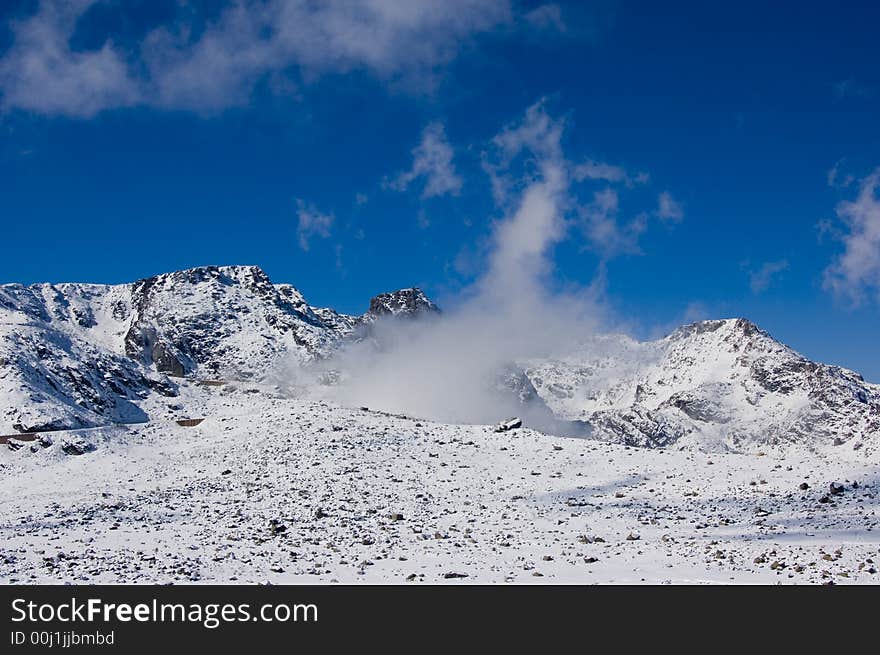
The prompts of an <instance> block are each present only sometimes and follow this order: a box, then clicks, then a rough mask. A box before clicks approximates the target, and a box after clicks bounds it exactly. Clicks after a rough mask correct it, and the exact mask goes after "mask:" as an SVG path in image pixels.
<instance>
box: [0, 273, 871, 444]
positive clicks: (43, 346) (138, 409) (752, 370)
mask: <svg viewBox="0 0 880 655" xmlns="http://www.w3.org/2000/svg"><path fill="white" fill-rule="evenodd" d="M438 312H439V309H438V308H437V306H436V305H435V304H434V303H433V302H432V301H431V300H430V299H428V298H427V297H426V296H425V294H424V293H422V291H420V290H419V289H416V288H410V289H401V290H399V291H396V292H393V293H386V294H381V295H378V296H376V297H374V298H373V299H372V300H371V301H370V303H369V309H368V311H367V312H365V313H364V314H363V315H360V316H352V315H347V314H342V313H339V312H337V311H335V310H333V309H329V308H317V307H313V306H311V305H310V304H309V303H308V302H307V301H306V300H305V298H304V297H303V296H302V294H301V293H300V292H299V291H298V290H297V289H296V288H294V287H293V286H291V285H288V284H273V283H272V282H271V281H270V280H269V278H268V277H267V276H266V274H265V273H264V272H263V271H262V270H261V269H259V268H257V267H254V266H227V267H214V266H209V267H201V268H195V269H190V270H186V271H178V272H174V273H167V274H163V275H157V276H155V277H151V278H147V279H144V280H140V281H138V282H135V283H133V284H123V285H115V286H108V285H89V284H58V285H52V284H38V285H31V286H22V285H16V284H11V285H2V286H0V434H3V433H7V432H13V431H35V430H49V429H58V428H73V427H87V426H97V425H105V424H108V423H113V422H122V423H126V422H135V421H144V420H147V419H148V418H150V417H151V411H152V408H154V407H155V406H157V399H161V398H162V397H167V398H173V397H175V396H177V395H178V393H179V387H180V384H181V382H180V380H181V379H182V378H188V379H195V380H239V381H242V380H243V381H252V382H259V381H260V380H263V379H265V378H266V376H267V374H268V373H269V372H270V371H273V370H274V369H276V367H277V366H278V365H279V364H281V363H283V364H284V365H286V366H289V365H290V363H291V362H292V363H293V364H294V365H296V366H301V365H308V364H309V363H311V362H316V361H319V360H322V359H325V358H327V357H328V356H329V355H331V354H332V353H333V352H334V351H335V349H336V348H337V347H338V346H339V344H341V343H345V342H346V341H347V340H361V339H363V338H369V337H370V336H371V334H372V333H373V329H374V325H375V324H376V322H377V321H380V320H387V319H388V318H389V317H390V318H391V319H400V318H413V317H420V316H431V315H435V314H437V313H438ZM521 366H522V369H519V368H517V367H511V368H509V369H505V370H504V371H499V374H498V384H499V385H500V386H502V387H504V388H505V389H512V390H514V391H515V392H516V394H517V397H518V398H519V399H520V401H521V402H524V403H526V402H529V403H535V402H539V403H540V402H543V403H545V404H546V405H547V406H549V407H550V409H551V410H552V411H553V412H554V413H555V414H556V416H557V417H559V418H560V419H564V420H572V421H583V422H586V423H588V424H589V426H590V427H591V429H592V435H593V436H594V437H595V438H599V439H604V440H609V441H616V442H621V443H626V444H629V445H640V446H652V447H656V446H665V445H669V444H672V443H675V442H679V441H681V440H683V441H682V443H687V442H688V441H691V442H696V443H698V444H699V445H701V446H709V447H716V446H724V447H728V448H733V449H741V448H743V447H744V445H753V444H759V443H778V442H787V441H791V442H808V443H813V442H817V443H821V442H835V441H837V442H847V441H852V444H853V446H856V445H857V444H858V442H859V441H860V440H861V439H863V438H865V437H868V436H872V435H878V434H880V387H878V386H877V385H872V384H869V383H866V382H865V381H864V380H863V379H862V378H861V377H860V376H859V375H858V374H856V373H853V372H852V371H848V370H845V369H842V368H839V367H836V366H826V365H823V364H817V363H814V362H812V361H810V360H808V359H806V358H804V357H802V356H801V355H799V354H798V353H796V352H794V351H793V350H791V349H790V348H788V347H787V346H784V345H783V344H781V343H779V342H778V341H776V340H774V339H773V338H772V337H771V336H770V335H768V334H767V333H766V332H764V331H762V330H760V329H759V328H757V327H756V326H755V325H753V324H752V323H750V322H748V321H746V320H743V319H731V320H723V321H703V322H700V323H695V324H692V325H688V326H685V327H682V328H680V329H679V330H676V331H675V332H673V333H672V334H671V335H669V336H668V337H666V338H664V339H661V340H659V341H654V342H637V341H634V340H631V339H629V338H627V337H622V336H617V335H606V336H597V337H593V338H592V339H590V340H589V341H588V342H587V343H585V345H584V347H583V348H582V349H581V350H580V351H578V352H575V353H571V354H568V355H566V356H564V357H560V358H556V359H552V360H542V361H531V362H526V363H524V364H522V365H521ZM523 372H524V373H525V375H523ZM147 401H149V402H147ZM174 402H175V401H172V400H167V401H162V403H159V404H161V405H162V407H164V408H166V409H167V407H168V406H169V404H170V405H173V404H174ZM498 418H499V419H501V418H505V417H498Z"/></svg>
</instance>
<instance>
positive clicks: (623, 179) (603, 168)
mask: <svg viewBox="0 0 880 655" xmlns="http://www.w3.org/2000/svg"><path fill="white" fill-rule="evenodd" d="M572 175H573V176H574V179H576V180H578V181H582V180H601V181H603V182H611V183H615V184H616V183H622V184H625V185H626V186H629V187H632V186H635V185H637V184H647V183H648V181H649V180H650V176H649V175H648V174H647V173H636V174H635V175H630V174H629V173H628V172H627V170H626V169H625V168H623V167H622V166H616V165H614V164H608V163H605V162H600V161H594V160H592V159H588V160H587V161H585V162H584V163H582V164H578V165H577V166H575V167H574V170H573V171H572Z"/></svg>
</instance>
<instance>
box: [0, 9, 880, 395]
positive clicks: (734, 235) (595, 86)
mask: <svg viewBox="0 0 880 655" xmlns="http://www.w3.org/2000/svg"><path fill="white" fill-rule="evenodd" d="M661 5H662V6H661ZM878 25H880V5H877V4H876V3H867V2H806V3H763V2H738V3H725V4H724V5H720V4H719V3H705V2H671V3H656V2H627V1H623V0H621V1H618V2H613V1H610V0H605V1H599V2H592V3H587V2H577V3H566V2H559V3H550V4H547V3H540V2H507V1H505V0H460V2H446V3H442V4H438V3H433V2H417V1H413V2H408V3H401V2H394V1H391V0H363V1H358V2H349V3H335V4H332V5H330V4H322V5H316V4H314V3H309V2H301V1H299V0H290V1H288V2H281V1H280V0H263V1H258V0H242V1H241V2H239V3H236V4H235V6H232V4H231V3H223V2H207V1H189V2H183V0H156V1H153V2H147V1H146V0H131V1H125V0H118V1H113V2H111V1H109V0H107V1H103V2H101V1H95V0H74V1H68V2H63V3H62V2H49V1H44V2H36V1H33V0H30V1H21V2H17V1H15V0H12V1H11V2H4V3H2V4H0V221H2V228H3V237H4V241H5V243H6V245H7V247H6V248H5V252H4V257H3V261H2V263H0V282H26V283H30V282H42V281H53V282H59V281H89V282H124V281H131V280H134V279H137V278H141V277H145V276H148V275H151V274H155V273H159V272H164V271H168V270H173V269H179V268H186V267H191V266H198V265H203V264H258V265H260V266H262V267H263V268H264V269H265V270H266V271H267V273H269V275H270V276H271V277H272V278H273V280H275V281H277V282H291V283H293V284H295V285H296V286H298V287H299V288H300V289H301V290H302V291H303V292H304V293H305V295H306V297H307V298H308V299H309V300H310V302H312V303H314V304H320V305H331V306H334V307H337V308H338V309H341V310H344V311H351V312H360V311H363V310H364V309H365V308H366V304H367V301H368V299H369V298H370V296H372V295H374V294H376V293H378V292H380V291H385V290H389V289H393V288H399V287H403V286H410V285H419V286H422V287H423V288H425V290H426V291H427V292H428V293H429V294H430V295H432V296H434V297H436V298H437V299H438V300H439V301H440V302H441V304H442V303H443V302H444V300H445V301H447V302H455V297H456V294H457V292H458V291H459V290H461V289H462V288H463V287H465V286H466V285H467V284H468V283H469V282H470V281H472V280H473V279H474V277H475V276H478V275H479V274H480V272H481V269H482V267H483V261H484V257H485V248H486V244H487V241H488V238H489V235H490V234H491V230H492V226H493V225H494V224H495V223H496V222H497V221H499V220H501V219H502V218H503V217H504V215H505V211H506V209H508V208H507V207H506V206H505V205H504V203H501V202H499V200H498V198H497V197H496V196H493V192H492V184H491V179H492V176H491V175H490V173H491V172H492V166H493V165H494V163H497V157H498V150H499V148H498V142H497V139H496V135H499V134H501V133H503V131H504V130H505V128H509V126H511V125H515V124H518V122H519V121H522V120H523V117H524V116H525V115H526V111H527V110H528V108H530V107H538V108H539V109H540V111H541V112H542V114H543V115H546V116H548V117H550V118H551V119H552V120H553V121H556V122H558V123H559V124H560V125H562V126H564V132H563V134H562V137H561V147H563V148H564V156H565V158H566V161H567V162H569V164H570V169H569V170H570V171H571V175H572V179H573V183H572V189H573V190H572V200H573V204H572V206H571V207H570V212H569V215H568V216H567V217H566V220H567V221H568V223H567V224H568V225H569V229H568V230H567V232H566V234H565V238H564V239H562V240H560V241H559V243H556V245H555V247H554V249H553V252H552V256H553V261H554V264H555V269H554V271H553V274H552V280H551V286H553V285H555V286H558V287H559V288H564V287H570V286H577V285H580V286H589V285H593V287H594V288H596V289H599V291H600V292H601V294H602V297H603V300H604V304H605V305H606V306H607V307H608V311H609V313H610V315H611V316H612V317H613V320H614V321H616V322H619V323H620V324H622V325H624V326H626V327H627V328H628V329H630V330H632V331H633V332H634V333H636V334H637V335H638V336H643V337H646V336H656V335H659V334H662V333H664V331H666V330H668V329H670V328H672V327H675V326H676V325H678V324H680V323H682V322H685V321H687V320H696V319H701V318H710V317H727V316H746V317H748V318H750V319H752V320H754V321H755V322H757V323H758V324H759V325H761V326H762V327H764V328H765V329H767V330H769V331H770V332H771V333H772V334H774V335H775V336H777V337H778V338H780V339H781V340H783V341H785V342H786V343H788V344H790V345H792V346H793V347H795V348H796V349H798V350H800V351H801V352H803V353H804V354H806V355H808V356H810V357H812V358H815V359H819V360H822V361H827V362H830V363H838V364H841V365H845V366H848V367H850V368H854V369H856V370H858V371H860V372H862V373H863V374H864V375H865V376H866V377H867V378H868V379H872V380H874V381H880V348H878V347H877V334H878V326H880V201H878V200H877V193H876V192H875V188H874V187H875V186H877V184H878V181H877V178H876V176H873V177H872V174H873V173H874V171H875V170H876V169H877V167H878V166H880V121H878V116H880V48H878V47H877V26H878ZM493 139H494V141H493ZM493 162H494V163H493ZM575 178H576V182H577V183H576V184H575V183H574V181H575ZM661 199H662V200H661ZM600 271H601V272H602V273H603V274H602V276H601V279H600V282H597V275H599V273H600Z"/></svg>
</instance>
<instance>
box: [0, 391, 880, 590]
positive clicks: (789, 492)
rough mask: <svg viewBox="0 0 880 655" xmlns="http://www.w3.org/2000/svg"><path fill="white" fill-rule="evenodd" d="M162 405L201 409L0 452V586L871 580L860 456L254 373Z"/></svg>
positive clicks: (870, 489) (867, 481)
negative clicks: (465, 414)
mask: <svg viewBox="0 0 880 655" xmlns="http://www.w3.org/2000/svg"><path fill="white" fill-rule="evenodd" d="M174 401H175V402H181V403H185V404H186V406H187V410H188V411H189V412H190V415H192V416H205V417H207V418H206V420H205V421H204V422H203V423H202V424H201V425H199V426H197V427H180V426H178V425H177V424H176V423H174V422H173V421H166V420H162V419H159V418H155V419H154V420H153V421H152V422H150V423H145V424H141V425H130V426H127V427H110V428H99V429H94V430H86V431H82V432H79V433H77V435H76V437H78V438H79V439H81V440H86V441H88V442H90V443H92V444H93V445H94V450H92V451H91V452H86V453H85V454H82V455H69V454H67V455H66V454H64V453H63V452H62V448H63V445H64V440H65V438H66V437H65V436H64V434H63V433H55V434H53V435H52V440H53V444H52V445H50V446H46V447H44V446H40V445H39V444H38V443H36V442H35V443H28V444H25V445H24V446H23V447H21V448H19V449H18V450H16V451H12V450H9V449H7V447H6V446H0V581H2V582H4V583H10V582H18V583H62V582H73V583H99V582H105V583H132V582H134V583H138V582H141V583H147V582H158V583H167V582H174V583H192V582H218V583H219V582H241V583H263V582H270V583H333V582H340V583H359V582H369V583H407V582H409V583H411V584H417V583H462V582H465V583H471V582H489V583H504V582H512V583H535V582H539V583H578V584H581V583H639V582H647V583H665V582H671V583H702V582H713V583H731V582H736V583H752V582H754V583H777V582H779V583H824V582H832V581H833V582H835V583H876V582H878V581H880V575H878V574H877V572H876V571H877V567H878V563H880V517H878V515H877V509H878V503H880V499H878V491H880V475H878V467H877V465H876V462H875V460H876V457H873V456H867V455H866V454H865V449H859V450H853V449H852V448H849V447H832V446H830V445H829V446H827V447H825V446H823V447H812V448H809V449H808V448H807V447H805V446H798V445H796V444H789V445H787V446H785V448H784V449H783V448H776V449H770V448H769V447H768V448H767V449H766V450H765V451H763V452H759V453H751V454H724V453H711V454H707V453H705V452H701V451H699V450H697V449H692V448H684V447H678V446H672V447H668V448H665V449H641V448H631V447H627V446H623V445H617V444H612V443H603V442H598V441H592V440H585V439H573V438H562V437H555V436H549V435H544V434H540V433H537V432H533V431H530V430H527V429H519V430H514V431H512V432H504V433H496V432H494V431H493V429H492V427H491V426H471V425H447V424H439V423H432V422H428V421H424V420H419V419H416V418H408V417H401V416H390V415H387V414H384V413H381V412H377V411H372V410H369V409H357V408H354V409H349V408H343V407H339V406H335V405H332V404H330V403H324V402H317V401H314V400H306V399H290V398H282V397H275V395H274V394H273V393H272V392H271V391H270V390H268V388H265V387H258V386H251V387H248V386H247V385H238V387H237V388H236V387H234V386H226V387H222V388H221V387H216V388H207V389H205V388H196V387H195V386H194V385H191V383H187V382H182V383H181V397H180V398H179V399H174ZM149 413H150V414H151V416H153V417H156V416H158V415H159V413H158V412H156V411H150V412H149ZM177 415H179V412H177ZM68 438H70V437H68ZM32 447H33V449H32ZM832 483H835V484H839V485H841V487H840V488H835V491H836V493H832V492H831V490H830V485H831V484H832ZM804 484H805V485H807V487H806V488H801V487H802V485H804Z"/></svg>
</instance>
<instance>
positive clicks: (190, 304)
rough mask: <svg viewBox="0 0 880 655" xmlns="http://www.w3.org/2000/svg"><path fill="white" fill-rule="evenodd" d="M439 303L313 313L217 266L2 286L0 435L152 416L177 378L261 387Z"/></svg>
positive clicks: (380, 303)
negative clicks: (110, 281)
mask: <svg viewBox="0 0 880 655" xmlns="http://www.w3.org/2000/svg"><path fill="white" fill-rule="evenodd" d="M422 311H436V307H435V306H434V305H433V303H431V301H429V300H428V299H427V298H426V297H425V296H424V294H423V293H422V292H421V291H420V290H418V289H402V290H400V291H397V292H393V293H386V294H382V295H381V296H377V297H376V298H374V299H373V300H372V301H371V302H370V309H369V310H368V311H367V312H366V313H365V314H364V315H362V316H349V315H346V314H341V313H339V312H336V311H334V310H332V309H322V308H316V307H312V306H310V305H309V304H308V303H307V302H306V301H305V299H304V298H303V296H302V294H301V293H300V292H299V291H298V290H297V289H296V288H294V287H293V286H291V285H289V284H278V285H275V284H272V282H271V281H270V280H269V278H268V276H267V275H266V274H265V273H264V272H263V271H262V270H261V269H260V268H258V267H256V266H222V267H217V266H206V267H200V268H194V269H190V270H186V271H177V272H174V273H166V274H162V275H157V276H155V277H151V278H147V279H144V280H139V281H137V282H135V283H133V284H123V285H115V286H109V285H92V284H58V285H53V284H36V285H31V286H23V285H19V284H7V285H2V286H0V433H5V432H12V431H13V430H17V431H33V430H47V429H58V428H73V427H86V426H96V425H102V424H106V423H108V422H133V421H139V420H146V419H147V415H146V414H145V412H144V410H143V409H141V408H140V407H139V406H138V402H139V401H141V400H143V399H144V398H146V397H147V396H149V395H151V394H153V393H158V394H161V395H165V396H175V395H177V384H176V383H175V378H180V377H184V376H186V377H191V378H196V379H202V380H205V379H226V380H258V379H260V378H261V377H262V376H263V375H265V373H266V372H267V371H269V370H271V369H272V368H273V366H274V365H275V364H276V363H278V362H279V361H280V360H282V359H284V360H288V361H289V360H290V359H292V360H293V361H295V362H297V363H299V364H302V363H306V362H309V361H312V360H315V359H319V358H322V357H325V356H326V355H327V354H328V353H329V352H331V351H332V349H333V347H334V345H335V344H336V343H338V342H339V341H340V339H343V338H346V337H349V336H353V335H356V334H357V333H358V331H359V330H362V329H366V327H365V326H368V325H370V324H371V323H372V322H374V321H375V320H376V319H377V318H379V317H384V316H388V315H391V316H410V315H414V314H418V313H419V312H422Z"/></svg>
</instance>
